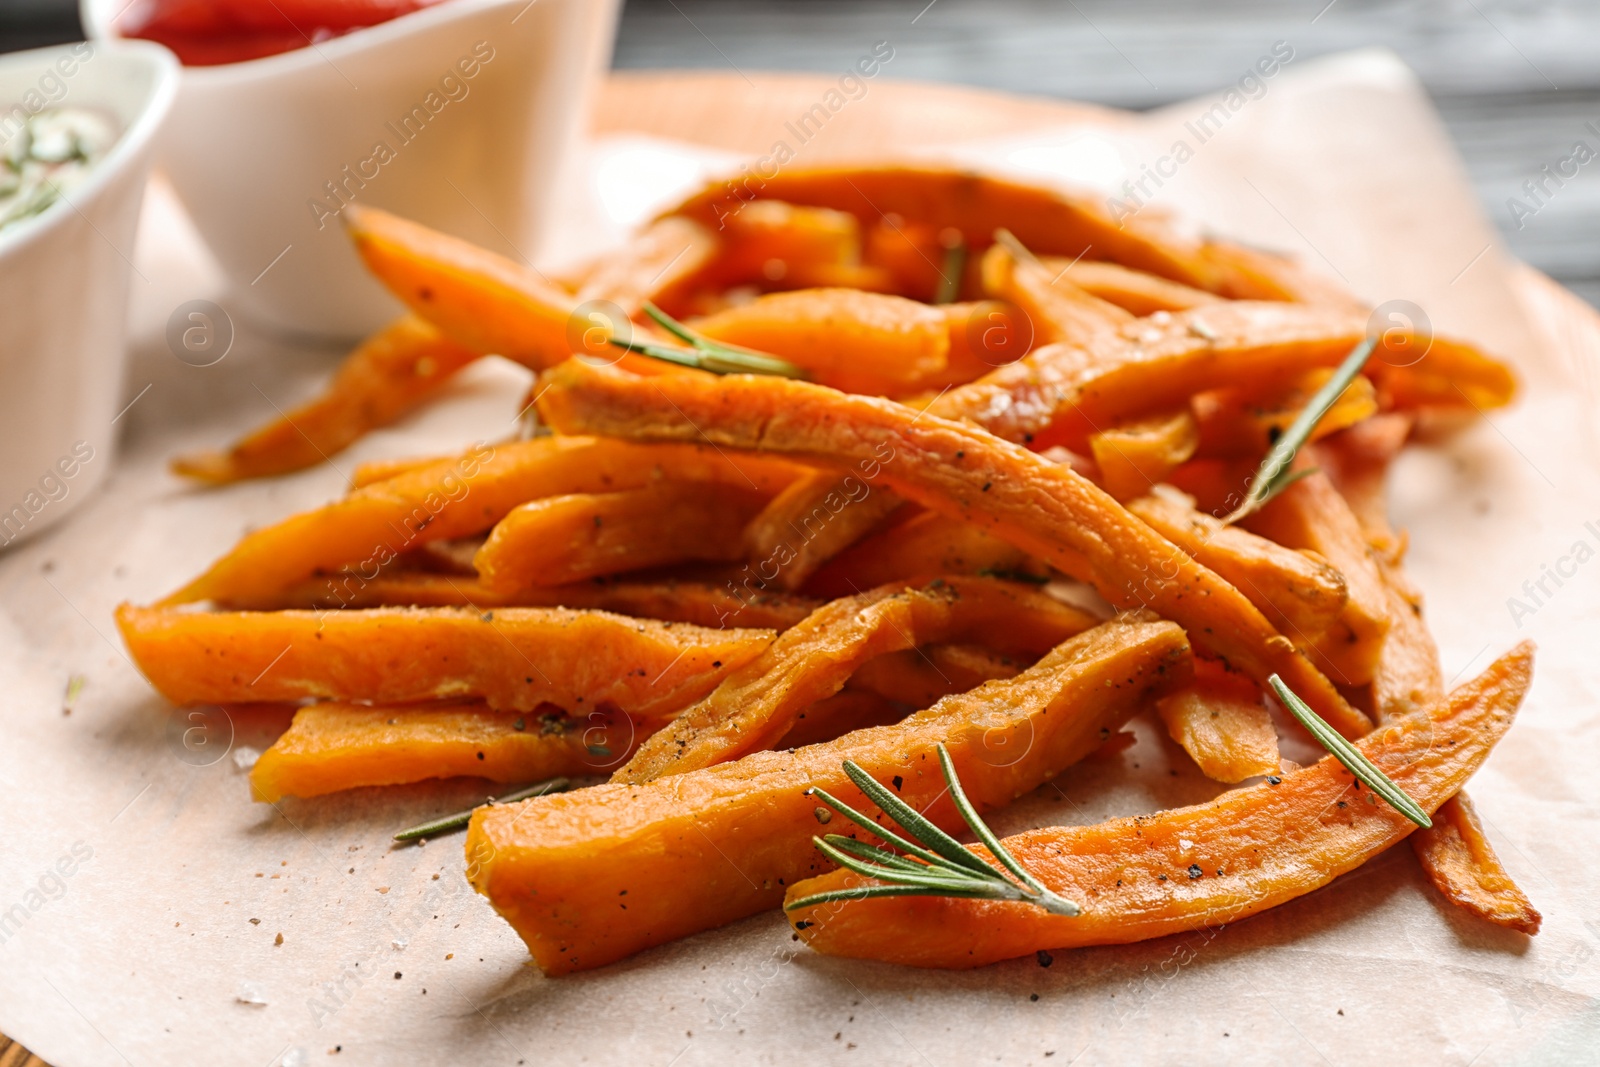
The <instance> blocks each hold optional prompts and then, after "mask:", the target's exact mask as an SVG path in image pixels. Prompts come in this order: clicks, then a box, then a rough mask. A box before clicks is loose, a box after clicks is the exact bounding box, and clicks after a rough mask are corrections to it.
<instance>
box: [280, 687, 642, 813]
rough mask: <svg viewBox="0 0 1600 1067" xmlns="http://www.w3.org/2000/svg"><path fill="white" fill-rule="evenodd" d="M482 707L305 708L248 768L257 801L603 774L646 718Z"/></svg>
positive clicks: (627, 749)
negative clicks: (431, 782) (461, 780)
mask: <svg viewBox="0 0 1600 1067" xmlns="http://www.w3.org/2000/svg"><path fill="white" fill-rule="evenodd" d="M544 712H545V713H544V714H540V713H538V712H523V711H490V710H489V708H488V707H487V706H485V705H484V704H482V703H464V704H445V705H438V704H422V705H415V706H407V707H388V708H383V707H379V708H373V707H367V706H366V705H363V704H339V703H329V704H312V705H309V706H308V707H304V708H301V709H300V710H299V711H297V712H295V714H294V723H293V725H291V726H290V727H289V729H288V730H287V731H285V732H284V733H283V735H282V736H281V737H279V738H278V740H277V741H275V742H273V744H272V747H270V748H268V749H267V750H266V751H265V752H263V753H261V758H260V759H258V760H256V765H255V767H254V768H253V769H252V770H251V771H250V791H251V793H252V794H253V795H254V797H255V799H256V800H261V801H266V802H268V803H275V802H276V801H278V800H281V799H282V798H284V797H286V796H294V797H317V796H323V795H325V794H328V793H337V792H340V791H341V790H345V789H357V788H360V787H361V786H371V785H404V784H407V783H410V782H422V781H426V780H427V779H430V778H455V777H475V778H487V779H489V780H490V781H492V782H536V781H539V780H541V779H545V778H555V777H560V776H567V775H572V776H577V775H595V774H603V773H605V771H607V770H609V769H610V768H611V767H614V766H616V764H618V763H620V762H621V761H623V760H625V759H627V758H628V755H629V754H630V753H631V752H632V749H633V747H634V746H635V745H636V744H637V743H638V741H639V740H642V739H643V737H645V736H647V734H648V731H649V730H650V729H651V727H652V725H653V724H652V723H650V722H648V721H647V722H643V723H639V724H637V725H636V724H634V723H633V722H632V721H631V720H629V719H628V718H626V717H625V716H622V715H618V714H616V713H615V712H604V711H595V712H592V713H591V714H590V715H589V716H588V717H587V718H578V719H571V718H568V717H567V716H566V715H565V714H564V713H562V712H561V711H560V709H558V708H546V709H544Z"/></svg>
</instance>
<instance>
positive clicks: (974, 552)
mask: <svg viewBox="0 0 1600 1067" xmlns="http://www.w3.org/2000/svg"><path fill="white" fill-rule="evenodd" d="M906 510H908V511H914V510H915V509H914V508H908V509H906ZM925 574H995V575H1001V576H1005V575H1012V576H1034V575H1037V576H1038V577H1040V578H1043V577H1045V576H1046V575H1047V574H1048V568H1045V567H1042V566H1040V565H1039V564H1036V563H1034V562H1033V561H1032V560H1030V559H1029V558H1028V554H1027V553H1026V552H1024V551H1022V550H1021V549H1020V548H1017V547H1016V546H1014V545H1012V544H1011V543H1009V542H1007V541H1003V540H1001V539H1000V538H998V537H996V536H995V535H994V534H992V533H989V532H988V531H987V530H985V529H983V528H982V527H981V526H975V525H973V524H972V523H970V522H960V521H958V520H956V519H952V518H950V517H949V516H947V515H941V514H939V513H938V512H937V511H919V512H916V513H915V514H913V515H911V516H909V517H908V518H907V519H906V520H905V521H903V522H896V523H895V524H894V525H892V526H889V527H887V528H885V529H883V530H880V531H879V532H878V533H875V534H873V535H872V536H871V537H868V538H866V539H865V540H862V541H860V542H857V543H856V544H854V545H851V546H850V547H849V548H848V549H846V550H845V551H844V552H842V553H840V554H839V555H838V556H836V557H835V558H834V559H832V560H830V561H829V562H828V565H827V566H825V567H824V568H822V570H820V571H818V572H817V574H816V575H815V576H814V577H813V578H812V579H811V580H810V581H809V582H808V583H807V584H806V587H805V588H806V591H807V592H809V593H812V594H814V595H816V596H849V595H850V594H851V593H859V592H860V591H861V590H863V589H871V588H872V587H873V586H877V585H883V584H884V583H885V582H894V581H903V580H905V579H908V578H913V577H916V576H919V575H925Z"/></svg>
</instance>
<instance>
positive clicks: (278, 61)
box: [78, 0, 549, 87]
mask: <svg viewBox="0 0 1600 1067" xmlns="http://www.w3.org/2000/svg"><path fill="white" fill-rule="evenodd" d="M540 2H544V3H549V0H439V2H437V3H434V4H432V5H431V6H429V7H425V8H422V9H420V10H417V11H411V12H408V13H406V14H404V15H399V16H396V17H395V18H392V19H389V20H388V21H386V22H379V23H377V24H375V25H372V26H363V27H360V28H359V29H354V30H351V31H350V32H349V33H345V34H341V35H340V36H338V37H333V38H330V39H329V40H327V41H323V42H321V43H319V44H315V45H312V44H308V45H307V46H305V47H303V48H293V49H290V50H289V51H287V52H277V53H275V54H273V55H270V56H261V57H259V58H256V59H244V60H240V61H239V62H236V63H218V64H215V65H213V66H205V67H189V66H184V65H183V64H182V63H181V62H180V63H179V69H180V70H181V71H182V73H183V78H184V80H185V81H189V80H191V79H192V80H194V81H195V82H196V83H197V84H201V85H206V86H210V87H217V86H223V85H236V84H244V83H249V82H252V81H261V80H265V79H268V78H275V77H278V76H280V75H291V74H297V73H300V72H302V71H304V70H307V69H309V68H311V67H314V66H316V65H318V64H320V63H329V64H330V65H333V66H334V69H335V70H337V69H338V67H337V64H336V61H337V60H339V59H341V58H347V57H350V56H353V55H356V54H358V53H361V52H367V51H371V50H373V49H377V48H382V47H385V46H387V45H389V44H392V43H394V42H395V41H399V40H404V39H406V38H410V37H415V36H420V35H422V34H426V33H430V32H432V31H434V30H437V29H440V28H441V27H443V26H446V25H448V24H450V23H452V22H459V21H462V20H463V19H465V18H466V17H467V16H469V15H475V14H478V13H479V12H483V11H493V10H496V9H497V8H510V7H521V8H522V10H521V11H518V12H517V14H516V15H514V16H513V17H512V19H511V21H512V22H515V21H517V19H519V18H521V17H522V15H523V12H525V11H527V10H528V9H529V8H531V7H533V6H534V5H535V4H537V3H540ZM125 8H126V4H124V3H121V2H120V0H78V18H79V20H80V21H81V22H82V24H83V30H84V33H85V34H87V35H88V38H89V40H91V41H113V40H114V41H134V40H142V38H134V37H123V36H122V35H121V34H119V33H118V32H117V31H116V27H115V19H116V16H117V15H118V14H121V10H123V9H125ZM145 43H150V44H153V43H155V42H145ZM158 47H160V46H159V45H158Z"/></svg>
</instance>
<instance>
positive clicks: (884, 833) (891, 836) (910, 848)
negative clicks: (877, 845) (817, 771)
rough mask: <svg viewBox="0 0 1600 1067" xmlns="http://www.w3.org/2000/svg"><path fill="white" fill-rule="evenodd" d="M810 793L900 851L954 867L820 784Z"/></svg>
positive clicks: (932, 862) (936, 863)
mask: <svg viewBox="0 0 1600 1067" xmlns="http://www.w3.org/2000/svg"><path fill="white" fill-rule="evenodd" d="M811 794H812V795H813V796H815V797H816V798H817V799H818V800H820V801H822V802H823V803H824V804H826V805H828V807H830V808H832V809H833V810H834V811H836V812H838V813H839V814H840V815H843V816H844V817H845V818H847V819H849V820H850V821H851V822H853V823H855V824H856V825H857V826H859V827H861V828H862V829H864V830H870V831H872V833H874V834H875V835H877V836H878V837H881V838H883V839H884V840H885V841H887V842H888V843H889V844H890V845H893V846H894V847H895V848H897V849H899V850H900V851H902V852H906V853H909V854H910V855H913V856H916V857H917V858H918V859H920V860H924V861H926V862H928V863H931V864H933V865H934V866H939V865H941V864H942V865H943V866H946V867H950V868H954V867H955V864H953V863H951V862H950V861H949V860H947V859H945V858H944V857H943V856H941V855H939V854H938V853H937V852H929V851H928V850H927V849H925V848H921V847H919V846H917V845H914V844H912V843H911V842H910V841H907V840H906V839H905V838H903V837H901V836H900V835H899V834H897V833H895V832H894V831H893V830H890V829H887V828H886V827H883V826H880V825H879V824H878V823H877V822H875V821H874V820H872V819H870V818H868V817H867V816H865V815H863V814H861V812H859V811H857V810H856V809H855V808H852V807H851V806H850V805H848V804H846V803H845V802H844V801H842V800H839V799H837V798H835V797H834V796H833V795H832V794H831V793H829V792H828V791H827V790H825V789H823V788H822V787H821V786H812V787H811ZM829 836H830V837H832V836H838V835H832V834H830V835H829Z"/></svg>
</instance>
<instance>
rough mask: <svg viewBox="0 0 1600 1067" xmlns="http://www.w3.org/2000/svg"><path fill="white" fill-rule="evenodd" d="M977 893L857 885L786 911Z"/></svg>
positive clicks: (814, 896) (809, 899) (817, 896)
mask: <svg viewBox="0 0 1600 1067" xmlns="http://www.w3.org/2000/svg"><path fill="white" fill-rule="evenodd" d="M980 895H981V894H979V893H977V892H962V891H952V892H949V893H938V894H931V893H929V892H928V891H927V890H926V889H922V888H920V887H918V886H910V885H856V886H851V887H850V888H849V889H830V890H828V891H827V892H825V893H813V894H811V895H810V896H808V897H801V898H800V899H799V900H797V901H795V902H794V903H792V904H785V905H784V910H785V911H798V910H800V909H801V908H811V907H815V906H816V905H818V904H832V903H833V902H834V901H836V900H866V899H870V898H871V897H926V896H941V897H963V898H967V899H971V898H973V897H977V896H980Z"/></svg>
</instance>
